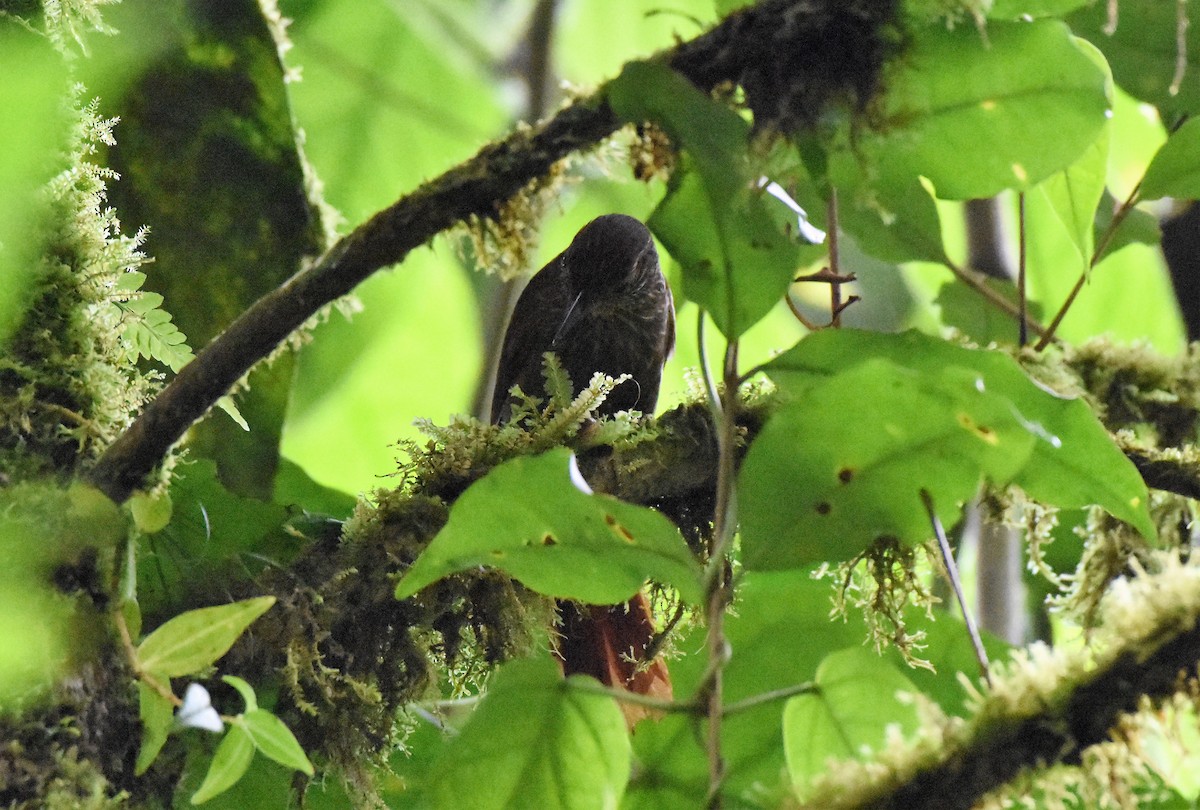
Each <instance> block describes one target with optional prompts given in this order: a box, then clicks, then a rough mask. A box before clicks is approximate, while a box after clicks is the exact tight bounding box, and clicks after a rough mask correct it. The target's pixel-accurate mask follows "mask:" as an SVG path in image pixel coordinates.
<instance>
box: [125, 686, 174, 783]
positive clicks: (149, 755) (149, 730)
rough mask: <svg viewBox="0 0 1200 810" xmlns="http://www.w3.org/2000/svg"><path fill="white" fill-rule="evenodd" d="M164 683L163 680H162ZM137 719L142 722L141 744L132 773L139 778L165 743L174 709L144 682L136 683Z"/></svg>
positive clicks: (169, 702)
mask: <svg viewBox="0 0 1200 810" xmlns="http://www.w3.org/2000/svg"><path fill="white" fill-rule="evenodd" d="M163 680H164V681H165V678H164V679H163ZM137 686H138V719H139V720H141V721H142V744H141V746H140V747H139V748H138V757H137V765H136V766H135V768H134V773H136V774H137V775H138V776H141V775H142V774H143V773H145V772H146V769H147V768H149V767H150V765H151V764H152V763H153V762H154V758H155V757H157V756H158V752H159V751H161V750H162V747H163V745H164V744H165V743H166V741H167V734H168V733H169V732H170V731H171V723H172V721H173V720H174V719H175V707H174V706H172V705H171V701H169V700H167V699H166V698H165V697H163V696H162V695H160V694H159V693H158V692H156V691H155V690H153V689H151V688H150V687H149V686H147V685H146V684H145V682H144V681H138V685H137Z"/></svg>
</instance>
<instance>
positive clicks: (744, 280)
mask: <svg viewBox="0 0 1200 810" xmlns="http://www.w3.org/2000/svg"><path fill="white" fill-rule="evenodd" d="M608 98H609V101H610V103H611V104H612V106H613V109H614V110H616V112H617V114H618V115H620V116H621V117H622V118H624V119H625V120H627V121H631V122H640V121H653V122H655V123H657V124H659V125H660V126H662V127H663V129H665V130H666V131H667V132H668V133H669V134H670V136H671V139H672V140H673V141H674V142H675V144H676V145H678V146H679V147H680V148H682V149H683V150H684V151H685V153H686V154H687V157H688V160H687V161H685V162H684V164H683V165H682V166H681V168H680V170H679V171H677V172H676V174H675V176H674V177H672V180H671V185H670V188H669V189H668V193H667V196H666V198H665V199H664V200H663V201H662V203H661V204H660V206H659V207H658V209H657V210H656V211H655V212H654V214H653V215H652V216H651V217H650V220H649V225H650V228H651V230H653V231H654V234H655V235H656V236H657V237H658V238H659V239H660V240H661V241H662V243H663V244H664V245H665V246H666V248H667V250H668V251H670V253H671V255H672V256H674V257H675V259H676V260H677V261H678V262H679V263H680V264H681V265H682V266H683V269H684V275H683V293H684V295H685V296H687V298H688V299H690V300H692V301H695V302H696V303H697V304H699V305H700V306H701V307H703V308H704V309H705V310H707V311H708V313H709V314H710V315H711V316H712V318H713V322H714V323H715V324H716V325H717V328H718V329H720V330H721V332H722V333H723V334H724V335H725V336H726V337H727V338H729V339H734V338H737V337H739V336H741V335H742V334H743V333H744V332H745V331H746V330H747V329H749V328H750V327H751V326H753V325H754V324H755V323H757V322H758V321H759V320H760V319H761V318H762V317H763V316H764V315H766V314H767V312H768V311H769V310H770V309H771V307H772V306H774V305H775V303H776V302H778V301H779V299H780V298H782V297H783V294H784V292H785V291H786V290H787V287H788V284H790V283H791V280H792V276H793V275H794V273H795V270H796V267H797V264H798V255H799V246H798V245H797V244H796V243H794V242H793V241H792V240H790V239H789V238H788V237H786V236H785V235H784V234H783V232H781V231H780V230H779V229H778V228H777V227H776V224H775V222H774V220H773V218H772V217H771V216H770V214H769V213H768V211H767V209H766V207H765V203H764V200H763V197H762V195H761V192H759V191H757V190H755V188H754V187H755V186H756V181H757V179H758V178H757V177H752V176H750V174H749V166H748V164H747V163H746V161H745V159H744V157H743V155H744V153H745V151H746V139H747V136H748V134H749V131H750V126H749V124H747V123H746V121H744V120H743V119H742V118H741V116H739V115H738V114H737V113H735V112H734V111H733V110H731V109H730V108H729V107H727V106H726V105H724V104H720V103H718V102H715V101H713V100H712V99H711V98H709V97H708V96H706V95H705V94H703V93H701V92H700V91H699V90H697V89H696V88H695V86H693V85H692V84H691V83H690V82H688V81H687V80H686V79H684V78H683V77H682V76H681V75H679V74H678V73H676V72H675V71H673V70H671V69H670V68H669V67H667V66H666V65H663V64H660V63H656V62H634V63H632V64H629V65H627V66H626V67H625V69H624V70H623V71H622V72H621V75H620V76H619V77H618V78H617V79H615V80H614V81H613V82H612V83H611V84H610V85H609V88H608Z"/></svg>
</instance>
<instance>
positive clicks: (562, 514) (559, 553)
mask: <svg viewBox="0 0 1200 810" xmlns="http://www.w3.org/2000/svg"><path fill="white" fill-rule="evenodd" d="M572 464H573V460H572V457H571V452H570V451H569V450H567V449H566V448H561V447H560V448H556V449H554V450H551V451H549V452H547V453H544V454H542V455H540V456H527V457H522V458H515V459H512V460H511V461H508V462H505V463H504V464H501V465H500V466H499V467H497V468H496V469H494V470H492V471H491V472H490V473H488V474H487V475H486V476H484V477H483V478H481V479H480V480H479V481H476V482H475V483H474V484H472V485H471V487H470V488H469V489H467V491H466V492H464V493H463V494H462V496H461V497H459V499H458V500H457V501H456V502H455V504H454V506H453V507H452V508H451V510H450V520H449V521H448V522H447V523H446V525H445V527H443V529H442V530H441V531H440V532H438V534H437V536H436V537H434V538H433V541H432V542H431V543H430V544H429V547H428V548H426V549H425V552H424V553H423V554H422V555H421V556H420V557H419V558H417V561H416V562H414V563H413V566H412V568H410V569H409V571H408V573H406V574H405V576H404V578H403V579H401V580H400V583H399V585H397V587H396V596H397V597H398V598H401V599H403V598H405V597H408V596H412V595H413V594H415V593H416V592H417V591H419V590H421V589H422V588H424V587H425V586H427V585H429V584H430V583H432V582H435V581H437V580H438V579H441V578H442V577H444V576H446V575H447V574H452V573H454V572H456V571H464V570H469V569H472V568H475V567H477V566H481V565H486V566H491V567H493V568H498V569H500V570H502V571H505V572H506V573H508V574H511V575H512V576H513V577H515V578H516V579H518V580H520V581H521V582H522V583H523V584H524V585H525V586H526V587H528V588H531V589H532V590H535V591H537V592H538V593H543V594H546V595H547V596H555V597H559V598H564V599H579V600H582V601H584V602H591V603H594V604H609V603H614V602H620V601H623V600H625V599H628V598H629V597H630V596H632V595H633V594H634V593H636V592H637V590H638V589H639V588H641V587H642V585H643V584H644V583H645V581H646V580H647V579H656V580H658V581H660V582H664V583H667V584H669V585H673V586H675V587H676V588H678V589H679V592H680V594H681V596H682V597H683V598H684V599H685V600H687V601H690V602H697V601H699V599H700V584H699V582H700V574H699V566H698V565H697V563H696V561H695V560H694V559H693V557H692V554H691V552H690V551H689V550H688V547H687V544H686V543H684V541H683V538H682V537H680V535H679V530H678V529H676V528H675V526H674V524H672V523H671V521H669V520H668V519H667V518H666V517H664V516H663V515H661V514H659V513H658V512H655V511H654V510H652V509H647V508H645V507H641V506H635V505H633V504H628V503H622V502H621V501H619V500H617V499H615V498H612V497H609V496H607V495H591V494H588V493H586V492H584V491H583V490H581V489H580V488H579V487H578V486H577V485H576V484H575V483H573V482H572V472H571V467H572Z"/></svg>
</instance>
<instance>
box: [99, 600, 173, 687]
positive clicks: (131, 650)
mask: <svg viewBox="0 0 1200 810" xmlns="http://www.w3.org/2000/svg"><path fill="white" fill-rule="evenodd" d="M113 621H114V622H115V623H116V625H117V632H118V633H119V634H120V635H121V647H122V648H123V649H124V650H125V658H126V659H127V660H128V661H129V666H130V668H131V669H133V673H134V675H136V676H137V679H138V680H139V681H141V682H142V683H144V684H146V686H149V687H150V688H151V689H153V690H154V691H155V692H157V693H158V694H159V695H160V696H162V697H163V698H165V699H167V700H168V701H170V703H171V705H172V706H176V707H179V706H182V705H183V701H182V700H181V699H180V698H178V697H176V695H175V693H174V692H172V691H171V688H170V687H169V686H166V685H164V684H163V683H161V682H160V681H159V680H158V678H156V677H154V676H153V675H151V674H150V673H149V672H145V671H143V670H142V666H141V664H140V663H139V661H138V654H137V648H135V647H134V646H133V637H132V636H131V635H130V634H129V625H128V624H127V623H126V622H125V614H124V613H122V612H121V610H120V609H119V608H118V609H117V610H114V611H113Z"/></svg>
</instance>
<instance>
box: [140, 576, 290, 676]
mask: <svg viewBox="0 0 1200 810" xmlns="http://www.w3.org/2000/svg"><path fill="white" fill-rule="evenodd" d="M274 604H275V597H274V596H259V597H256V598H254V599H243V600H242V601H240V602H231V603H230V604H228V605H216V606H214V607H206V608H198V609H197V610H189V611H188V612H187V613H181V614H180V615H178V616H176V617H175V618H173V619H171V620H170V621H169V622H167V623H166V624H164V625H162V626H161V627H159V628H158V629H157V630H155V631H154V632H153V633H151V634H150V635H149V636H147V637H146V638H145V639H144V640H143V641H142V643H141V644H139V645H138V648H137V658H138V666H139V667H140V668H141V669H142V670H144V671H147V672H153V673H156V674H161V675H164V676H166V677H168V678H176V677H179V676H181V675H190V674H192V673H194V672H199V671H200V670H202V669H204V668H205V667H207V666H209V665H210V664H212V663H213V662H215V661H216V660H217V659H218V658H220V657H221V656H222V655H224V654H225V653H226V652H228V651H229V648H230V647H232V646H233V643H234V642H235V641H237V640H238V637H239V636H241V635H242V633H243V632H244V631H245V629H246V628H247V627H249V626H250V625H251V624H252V623H253V622H254V620H255V619H257V618H258V617H259V616H261V615H262V614H264V613H266V612H267V611H268V610H269V609H270V608H271V606H272V605H274Z"/></svg>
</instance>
